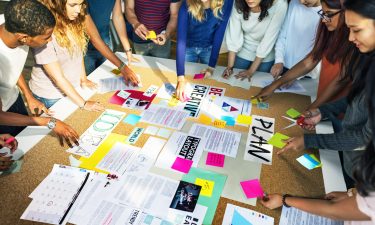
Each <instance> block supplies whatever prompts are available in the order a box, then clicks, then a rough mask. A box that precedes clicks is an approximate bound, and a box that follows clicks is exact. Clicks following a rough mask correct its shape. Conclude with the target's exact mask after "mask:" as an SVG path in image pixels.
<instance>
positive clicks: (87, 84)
mask: <svg viewBox="0 0 375 225" xmlns="http://www.w3.org/2000/svg"><path fill="white" fill-rule="evenodd" d="M86 87H87V88H89V89H91V90H94V89H96V88H97V87H98V85H97V84H96V83H94V82H92V81H91V80H89V79H82V80H81V88H86Z"/></svg>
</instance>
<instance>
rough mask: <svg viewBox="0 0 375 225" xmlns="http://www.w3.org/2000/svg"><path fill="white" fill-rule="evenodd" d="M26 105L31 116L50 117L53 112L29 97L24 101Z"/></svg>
mask: <svg viewBox="0 0 375 225" xmlns="http://www.w3.org/2000/svg"><path fill="white" fill-rule="evenodd" d="M26 101H27V105H28V107H29V109H30V112H31V114H32V115H33V116H40V115H42V114H43V113H45V114H47V115H52V114H53V112H51V111H50V110H48V109H47V107H46V106H45V105H44V104H43V103H41V102H40V101H39V100H38V99H36V98H34V97H29V98H27V99H26Z"/></svg>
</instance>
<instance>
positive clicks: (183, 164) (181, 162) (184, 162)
mask: <svg viewBox="0 0 375 225" xmlns="http://www.w3.org/2000/svg"><path fill="white" fill-rule="evenodd" d="M192 165H193V161H191V160H188V159H183V158H180V157H177V158H176V160H175V161H174V163H173V165H172V167H171V168H172V169H174V170H177V171H180V172H182V173H189V171H190V168H191V166H192Z"/></svg>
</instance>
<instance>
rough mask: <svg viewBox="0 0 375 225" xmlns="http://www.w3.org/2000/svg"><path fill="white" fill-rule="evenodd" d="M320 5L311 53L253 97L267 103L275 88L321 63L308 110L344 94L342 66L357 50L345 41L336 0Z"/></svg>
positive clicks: (342, 18)
mask: <svg viewBox="0 0 375 225" xmlns="http://www.w3.org/2000/svg"><path fill="white" fill-rule="evenodd" d="M321 4H322V10H320V11H319V12H318V14H319V15H320V17H321V23H320V25H319V28H318V32H317V36H316V38H315V45H314V48H313V50H312V51H311V52H310V53H309V54H308V55H307V56H306V57H305V58H304V59H303V60H302V61H300V62H299V63H297V64H296V65H295V66H293V67H292V68H291V69H290V70H289V71H287V72H286V73H285V74H284V75H283V76H282V77H281V78H280V79H277V80H275V81H274V82H273V83H272V84H270V85H268V86H267V87H265V88H263V89H262V90H261V91H260V92H259V93H258V94H257V95H256V96H255V98H259V99H261V100H267V99H268V98H269V97H270V96H271V95H272V94H273V92H274V91H275V90H276V89H277V88H279V87H281V86H283V85H285V84H288V83H289V82H293V81H294V80H295V79H296V78H298V77H301V76H304V75H305V74H307V73H309V72H311V71H312V70H313V69H314V68H315V67H316V66H317V65H318V63H319V62H320V61H322V63H321V70H320V76H319V85H318V92H317V99H316V100H315V101H314V102H313V103H312V104H311V105H310V106H309V109H312V108H316V107H319V106H320V105H322V104H323V103H326V102H331V101H334V100H337V99H340V98H341V97H344V96H346V95H347V94H348V92H349V90H350V82H351V81H350V80H347V79H346V78H347V76H345V74H344V73H345V66H346V65H347V64H348V63H349V62H350V58H351V57H352V56H353V55H354V54H356V52H357V50H356V48H355V46H354V45H353V44H351V43H350V42H349V40H348V36H349V29H348V28H347V27H346V25H345V14H344V11H343V7H342V5H341V2H340V0H321Z"/></svg>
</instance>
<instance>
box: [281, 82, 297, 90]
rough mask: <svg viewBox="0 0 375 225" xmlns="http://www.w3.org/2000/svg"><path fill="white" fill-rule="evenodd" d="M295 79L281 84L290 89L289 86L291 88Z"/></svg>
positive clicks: (282, 86)
mask: <svg viewBox="0 0 375 225" xmlns="http://www.w3.org/2000/svg"><path fill="white" fill-rule="evenodd" d="M295 81H296V80H291V81H289V82H286V83H285V84H283V85H281V88H285V89H288V88H290V87H291V86H292V85H293V84H294V82H295Z"/></svg>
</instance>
